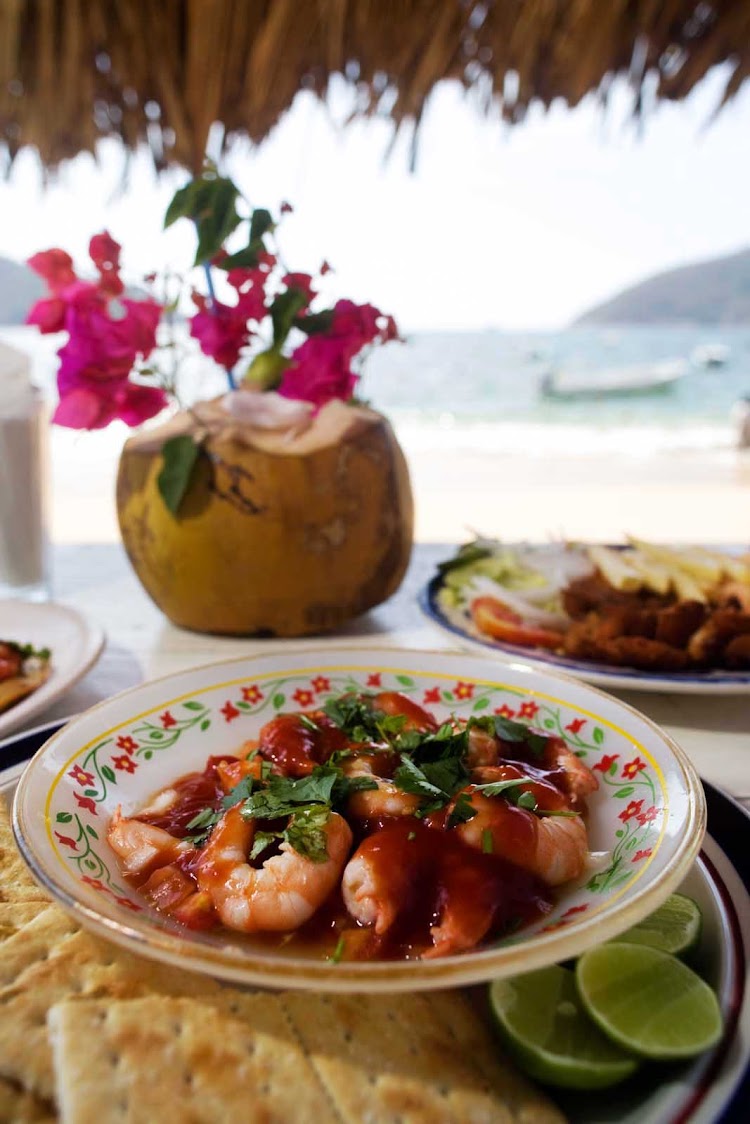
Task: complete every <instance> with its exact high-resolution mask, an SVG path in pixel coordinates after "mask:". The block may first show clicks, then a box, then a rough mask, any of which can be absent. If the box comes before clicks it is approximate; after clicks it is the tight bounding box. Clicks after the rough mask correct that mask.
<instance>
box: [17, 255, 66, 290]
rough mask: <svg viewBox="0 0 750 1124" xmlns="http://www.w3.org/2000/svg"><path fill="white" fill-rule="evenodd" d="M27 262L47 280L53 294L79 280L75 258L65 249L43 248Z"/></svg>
mask: <svg viewBox="0 0 750 1124" xmlns="http://www.w3.org/2000/svg"><path fill="white" fill-rule="evenodd" d="M26 264H27V265H28V266H29V267H30V268H31V269H33V270H34V273H38V274H39V276H40V277H42V278H43V279H44V280H45V281H46V282H47V285H48V287H49V290H50V292H51V293H52V294H53V295H55V294H57V293H59V292H61V290H62V289H64V288H66V287H67V286H68V285H72V284H73V282H74V281H76V280H77V277H76V274H75V270H74V269H73V259H72V258H71V256H70V254H66V252H65V250H58V249H52V250H42V251H41V252H40V253H38V254H33V255H32V256H31V257H30V258H28V259H27V262H26Z"/></svg>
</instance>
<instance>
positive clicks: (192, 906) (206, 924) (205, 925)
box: [172, 890, 219, 929]
mask: <svg viewBox="0 0 750 1124" xmlns="http://www.w3.org/2000/svg"><path fill="white" fill-rule="evenodd" d="M172 916H173V917H174V919H175V921H179V922H180V924H182V925H186V926H187V928H188V929H213V927H214V926H215V925H218V923H219V919H218V917H217V916H216V913H215V911H214V907H213V902H212V901H211V895H210V894H208V893H207V892H206V891H205V890H198V891H197V892H196V893H195V894H191V895H190V897H189V898H186V899H185V901H184V902H182V903H181V904H180V905H178V906H176V908H175V909H173V910H172Z"/></svg>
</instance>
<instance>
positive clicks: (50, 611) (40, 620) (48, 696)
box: [0, 600, 104, 739]
mask: <svg viewBox="0 0 750 1124" xmlns="http://www.w3.org/2000/svg"><path fill="white" fill-rule="evenodd" d="M0 639H2V640H15V641H16V642H17V643H18V644H33V645H34V647H35V648H49V649H50V651H51V652H52V659H51V664H52V671H51V674H50V677H49V679H48V680H47V682H46V683H43V684H42V686H41V687H40V688H39V689H38V690H36V691H34V693H33V694H31V695H27V696H26V698H25V699H21V701H20V702H17V703H15V704H14V705H13V706H12V707H11V708H10V709H9V710H6V711H3V712H2V713H1V714H0V739H1V738H5V737H7V736H8V734H10V733H12V731H13V730H17V729H19V727H21V726H23V725H25V724H26V723H27V722H29V720H30V719H31V718H33V717H34V715H35V714H40V713H41V712H42V711H43V710H46V709H47V707H49V706H52V704H53V703H54V702H56V701H57V700H58V699H59V698H61V696H62V695H64V694H65V692H66V691H67V690H69V689H70V688H71V687H72V686H73V684H74V683H77V682H78V680H79V679H81V678H82V677H83V676H84V675H85V674H86V672H87V671H88V670H89V668H91V667H92V666H93V665H94V664H95V663H96V661H97V659H98V658H99V656H100V654H101V650H102V648H103V646H104V633H103V631H102V629H101V628H100V627H99V625H97V624H93V623H92V622H91V621H88V620H86V618H85V617H83V616H81V614H80V613H79V612H78V611H77V610H76V609H72V608H71V607H70V606H69V605H61V604H59V603H57V602H55V601H44V602H36V601H16V600H10V601H0Z"/></svg>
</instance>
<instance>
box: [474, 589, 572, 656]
mask: <svg viewBox="0 0 750 1124" xmlns="http://www.w3.org/2000/svg"><path fill="white" fill-rule="evenodd" d="M469 611H470V612H471V619H472V620H473V621H474V624H475V625H476V626H477V628H478V629H479V631H480V632H483V633H485V635H486V636H491V637H492V639H493V640H502V641H504V642H505V643H506V644H519V645H520V646H521V647H524V648H560V647H562V643H563V634H562V633H561V632H555V631H554V630H553V629H549V628H533V627H531V626H530V625H525V624H524V623H523V617H521V616H519V615H518V613H516V612H514V611H513V610H512V609H509V608H508V606H507V605H504V604H503V603H502V601H499V600H498V599H497V598H496V597H487V596H485V597H476V598H475V599H474V600H473V601H472V603H471V606H470V610H469Z"/></svg>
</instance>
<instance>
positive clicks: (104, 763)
mask: <svg viewBox="0 0 750 1124" xmlns="http://www.w3.org/2000/svg"><path fill="white" fill-rule="evenodd" d="M375 688H377V689H378V690H386V691H390V690H400V691H402V692H404V693H406V694H407V695H408V696H409V697H410V698H412V699H413V700H414V701H415V702H416V703H418V704H420V705H423V706H426V707H428V708H429V710H430V711H431V712H432V713H433V714H434V715H435V716H436V717H437V718H439V719H445V718H447V717H448V716H449V715H450V714H456V715H458V717H460V718H468V717H470V716H471V715H479V714H492V713H500V714H503V715H505V716H506V717H508V718H515V719H517V720H520V721H527V722H531V723H532V724H533V725H535V726H538V727H539V728H540V729H542V730H545V731H549V733H550V734H556V735H558V736H560V737H562V738H564V739H565V740H566V741H567V743H568V745H569V746H570V747H571V749H573V751H574V752H575V753H577V754H578V755H579V756H581V757H582V758H583V760H584V761H585V762H586V763H587V764H588V765H589V766H590V767H591V768H592V769H593V770H594V772H595V775H596V777H597V778H598V780H599V786H598V789H597V791H596V792H595V793H594V794H593V795H592V796H591V797H590V799H589V801H588V809H589V814H588V829H589V842H590V847H591V849H592V850H593V851H596V852H605V853H606V855H605V856H603V857H602V862H601V864H600V866H597V868H596V870H595V871H592V870H589V871H587V873H586V874H585V875H584V876H583V878H582V880H577V881H574V882H571V883H567V884H566V885H565V886H562V887H560V888H559V890H558V892H557V893H556V895H555V903H554V905H553V907H552V910H551V911H550V913H548V914H546V915H545V916H543V917H541V918H540V919H539V920H538V921H536V922H534V923H532V924H530V925H528V926H526V927H525V928H524V929H523V930H521V931H519V932H517V933H514V934H512V935H509V936H507V937H505V938H504V939H502V940H499V941H497V942H492V943H490V944H489V945H488V946H484V947H479V948H476V949H471V950H469V951H467V952H463V953H460V954H456V955H453V956H446V957H439V958H435V959H423V960H404V961H400V960H388V961H387V960H369V961H367V960H366V961H348V962H347V961H341V962H339V963H336V962H333V961H331V960H330V959H326V958H325V957H323V956H322V955H321V953H320V952H316V953H315V958H310V957H305V956H304V955H298V954H297V952H296V951H295V950H294V949H291V946H284V947H283V948H280V949H276V948H273V947H270V946H269V945H267V944H263V943H261V942H258V941H254V940H253V938H251V937H244V938H238V936H237V934H231V933H228V932H227V931H225V930H221V929H216V930H209V931H205V932H204V931H199V930H186V929H185V928H184V927H181V926H179V925H177V924H176V922H173V921H172V920H171V919H169V918H167V917H166V916H165V915H163V914H161V915H159V914H156V913H155V912H154V911H152V910H150V908H149V907H148V906H147V904H146V903H145V902H144V900H143V898H141V897H139V896H138V894H137V893H136V892H135V891H134V890H132V889H130V888H129V887H128V886H127V885H126V883H125V881H124V880H123V877H122V874H121V872H120V869H119V866H118V863H117V859H116V857H115V855H114V853H113V852H112V850H111V849H110V847H109V845H108V844H107V842H106V828H107V824H108V822H109V820H110V818H111V817H112V815H113V814H114V813H115V811H116V809H117V808H118V807H121V808H122V810H123V813H124V814H125V815H126V816H127V815H128V814H129V813H130V812H131V810H133V809H135V808H138V807H142V806H143V805H144V803H145V802H146V800H147V799H148V798H149V797H150V796H151V795H152V794H153V793H154V792H155V791H157V790H158V789H161V788H163V787H164V786H166V785H167V784H169V783H170V782H171V781H173V780H175V779H176V778H177V777H179V776H182V775H184V774H185V773H188V772H191V771H194V770H202V769H203V768H204V766H205V763H206V760H207V758H208V757H209V756H210V755H216V754H222V753H225V754H226V753H229V754H231V753H233V752H236V749H237V747H238V746H240V745H241V744H242V743H243V742H244V741H245V740H246V739H247V738H250V737H255V736H257V734H258V732H259V730H260V729H261V727H262V726H263V725H264V724H265V723H266V722H268V720H269V719H270V718H272V717H273V716H274V714H276V713H279V712H284V711H292V710H299V709H300V708H307V709H310V708H311V707H315V706H320V705H322V703H323V702H324V700H325V699H326V698H329V697H331V696H335V695H339V694H341V693H342V692H346V691H359V690H372V689H375ZM14 829H15V831H16V838H17V840H18V843H19V846H20V848H21V852H22V854H23V855H24V857H25V858H26V860H27V862H28V863H29V864H30V866H31V867H32V869H33V871H34V873H35V874H36V876H37V878H39V879H40V880H41V881H42V882H43V883H44V884H45V885H46V886H47V888H48V889H49V890H50V892H51V893H52V894H53V895H54V896H55V897H57V898H58V900H59V901H60V902H61V903H62V904H63V905H64V906H65V907H66V908H68V909H70V910H71V911H72V912H73V913H74V915H75V916H76V917H77V918H78V919H79V920H80V922H81V924H83V925H87V926H90V927H92V928H93V929H94V930H95V931H96V932H98V933H100V934H101V935H103V936H106V937H108V938H110V939H112V940H114V941H117V942H119V943H121V944H123V945H125V946H126V947H130V948H132V949H134V950H135V951H138V952H140V953H142V954H143V955H146V956H153V957H155V958H157V959H164V960H167V961H170V962H174V960H175V958H178V959H179V960H180V962H181V963H182V964H183V966H184V967H185V968H189V969H192V970H194V971H199V972H208V973H210V974H213V975H217V976H221V977H223V978H226V979H231V980H233V981H235V982H238V983H255V984H264V985H267V986H279V987H282V986H283V987H285V986H296V987H311V988H315V989H317V990H324V989H328V990H341V991H400V990H412V989H414V988H417V987H419V988H429V987H448V986H453V985H458V984H463V983H472V982H477V981H481V980H486V979H492V978H494V977H498V976H501V975H512V974H515V973H518V972H519V971H524V970H531V969H532V968H536V967H541V966H542V965H544V964H550V963H554V962H556V961H558V960H564V959H566V958H568V957H571V956H575V955H578V954H579V953H580V952H582V951H583V950H584V949H585V948H587V947H589V946H590V945H591V944H593V943H598V942H599V941H601V940H604V939H606V938H607V937H612V936H615V935H617V933H620V932H622V931H623V930H624V929H626V928H628V927H629V926H630V925H633V924H635V923H636V922H637V921H639V920H640V919H641V918H642V917H644V916H645V915H646V914H647V913H649V912H651V910H653V909H655V908H656V907H657V906H658V905H659V904H661V902H662V901H663V900H664V898H665V897H666V896H667V895H668V894H669V893H670V892H671V891H672V890H673V889H674V888H675V887H676V886H677V885H678V884H679V882H680V881H681V880H682V878H683V877H684V875H685V872H686V871H687V869H688V868H689V867H690V865H691V863H692V861H693V859H694V857H695V855H696V854H697V852H698V849H699V847H700V843H701V839H702V837H703V832H704V829H705V801H704V797H703V789H702V787H701V784H700V781H699V779H698V777H697V774H696V773H695V770H694V769H693V767H692V765H691V763H690V761H689V760H688V759H687V758H686V757H685V755H684V754H683V753H682V751H681V750H680V749H679V747H678V746H676V745H675V743H674V742H672V741H671V739H669V738H668V737H667V736H666V735H665V734H664V733H663V732H662V731H661V730H659V729H658V727H656V726H655V725H654V724H653V723H652V722H650V721H649V720H648V719H647V718H645V717H644V716H643V715H641V714H638V712H637V711H635V710H633V709H632V708H630V707H628V706H626V705H625V704H624V703H620V702H618V701H617V700H616V699H613V698H611V697H609V696H607V695H604V694H602V693H601V692H599V691H595V690H594V689H593V688H591V687H587V686H585V685H584V684H582V683H580V682H578V681H577V680H575V679H571V678H567V677H564V676H559V675H552V674H550V673H549V672H548V673H546V674H542V673H541V672H538V671H534V670H532V669H530V668H528V667H525V666H522V665H519V664H505V665H503V664H500V663H499V662H498V661H491V660H486V659H485V660H480V659H476V658H473V657H471V656H457V655H455V654H452V653H445V652H423V651H420V652H409V651H401V650H397V649H385V648H380V649H369V650H368V649H359V648H348V649H326V650H322V651H320V650H315V649H300V650H298V651H296V652H292V653H288V652H285V653H269V654H265V655H260V656H255V657H249V658H245V659H240V660H232V661H227V662H225V663H221V664H213V665H211V666H208V667H203V668H195V669H194V670H191V671H184V672H180V673H179V674H177V675H172V676H169V677H167V678H165V679H160V680H155V681H153V682H151V683H146V684H143V685H142V686H140V687H136V688H134V689H133V690H130V691H126V692H123V693H122V694H120V695H116V696H115V697H114V698H112V699H109V700H108V701H107V702H104V703H100V704H99V705H98V706H95V707H92V709H91V710H89V711H87V712H86V713H84V714H82V715H81V716H80V717H79V718H77V719H75V720H73V721H72V722H71V723H69V725H67V726H66V727H65V728H64V729H63V730H61V731H60V732H59V733H57V734H55V735H54V736H53V737H52V738H51V739H50V740H49V741H48V742H47V743H46V745H45V746H44V747H43V748H42V749H41V750H40V751H39V753H38V754H37V755H36V757H35V758H34V759H33V761H32V762H31V764H30V765H29V767H28V769H27V770H26V772H25V773H24V776H23V779H22V781H21V783H20V785H19V788H18V792H17V795H16V801H15V805H14ZM290 949H291V951H290Z"/></svg>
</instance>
